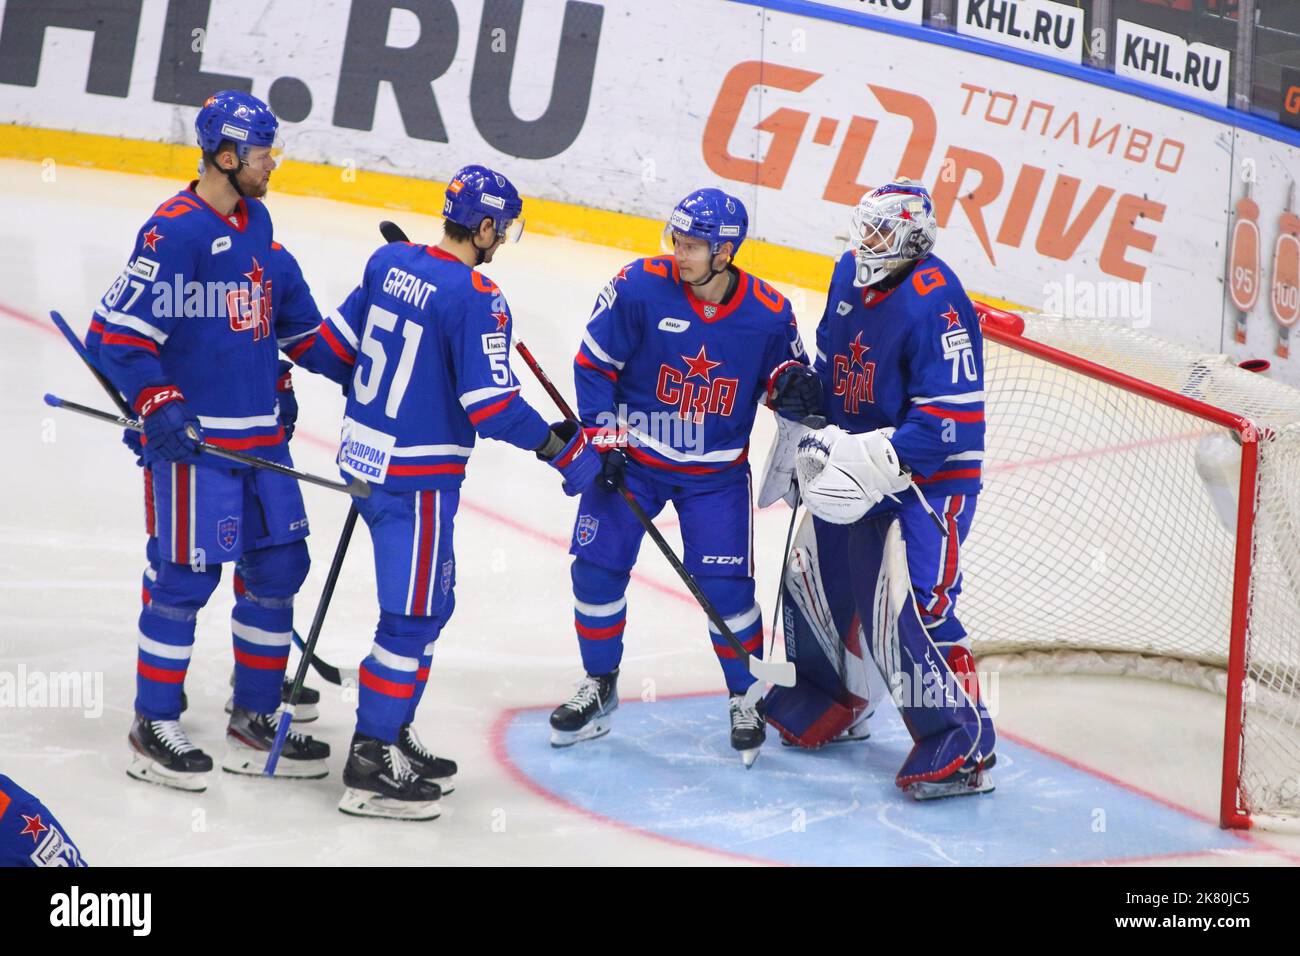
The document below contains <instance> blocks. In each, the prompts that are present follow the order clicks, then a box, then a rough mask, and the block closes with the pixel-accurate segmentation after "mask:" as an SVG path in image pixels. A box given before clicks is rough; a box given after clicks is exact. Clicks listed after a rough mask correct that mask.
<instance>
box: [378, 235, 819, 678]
mask: <svg viewBox="0 0 1300 956" xmlns="http://www.w3.org/2000/svg"><path fill="white" fill-rule="evenodd" d="M379 232H380V234H381V235H382V236H383V237H384V239H385V240H386V241H388V242H409V241H410V240H409V239H408V238H407V236H406V233H405V231H404V230H403V229H402V227H401V226H399V225H397V223H395V222H391V221H390V220H387V219H385V220H384V221H383V222H381V223H380V224H379ZM515 351H517V352H518V353H519V355H520V356H521V357H522V358H523V360H524V363H525V364H526V365H527V366H528V368H529V369H530V370H531V371H532V373H533V374H534V375H535V376H537V380H538V381H539V382H541V383H542V388H544V389H546V393H547V394H548V395H550V396H551V401H553V402H555V405H556V407H557V408H559V410H560V414H562V415H563V416H564V417H565V418H567V419H569V420H571V421H575V422H577V421H579V418H578V416H577V415H576V414H574V411H573V408H572V407H570V405H569V403H568V401H566V400H565V398H564V396H563V395H561V394H560V390H559V389H557V388H556V387H555V383H554V382H552V381H551V379H550V377H549V376H548V375H547V374H546V372H545V371H543V370H542V367H541V365H539V364H538V362H537V359H535V358H533V353H532V352H530V351H528V346H526V345H524V343H523V342H516V343H515ZM619 491H620V492H621V493H622V495H623V500H624V501H626V502H627V506H628V507H629V508H631V509H632V514H634V515H635V516H636V519H637V521H639V522H640V523H641V527H643V528H644V529H645V532H646V534H648V535H649V536H650V540H651V541H653V542H654V543H655V546H656V547H657V548H658V549H659V551H660V552H661V553H662V554H663V556H664V558H666V559H667V561H668V563H669V564H670V565H672V568H673V570H674V571H676V572H677V576H678V577H679V578H681V579H682V583H683V584H685V585H686V589H687V590H688V591H690V592H691V595H692V596H693V597H694V598H695V600H696V601H698V602H699V605H700V607H702V608H703V609H704V613H705V614H706V615H707V616H708V618H709V621H710V622H712V624H713V626H714V627H715V628H717V630H718V632H719V633H720V634H721V635H722V637H723V639H724V640H725V641H726V642H727V644H729V645H730V646H731V649H732V650H733V651H734V652H735V653H736V655H737V656H738V657H739V658H740V659H741V660H743V661H745V663H746V665H747V666H748V668H749V672H750V673H751V674H753V675H754V676H755V677H757V678H759V679H760V680H765V681H767V682H768V683H772V684H780V685H782V686H784V687H793V686H794V680H795V677H794V665H793V664H791V663H790V662H789V661H765V660H762V659H761V658H758V657H755V656H754V655H753V654H751V653H750V652H749V651H747V650H746V649H745V646H744V645H743V644H741V643H740V640H739V638H737V637H736V635H735V634H734V633H732V630H731V628H729V627H728V626H727V622H726V621H724V620H723V619H722V615H721V614H719V613H718V610H717V608H715V607H714V606H713V602H712V601H710V600H709V599H708V596H707V595H705V593H704V592H703V591H702V590H701V589H700V586H699V584H697V583H696V581H695V578H694V577H693V576H692V575H691V572H689V571H687V570H686V566H685V565H684V564H682V562H681V560H680V559H679V558H678V557H677V555H676V554H674V553H673V549H672V548H671V547H670V546H669V544H668V542H667V541H665V540H664V536H663V535H662V534H660V533H659V529H658V528H656V527H655V525H654V522H653V521H651V520H650V516H649V515H647V514H646V513H645V509H644V508H642V507H641V504H640V502H638V501H637V500H636V498H635V497H634V496H633V495H632V492H630V491H628V489H627V488H626V487H625V486H620V487H619Z"/></svg>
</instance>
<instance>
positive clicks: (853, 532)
mask: <svg viewBox="0 0 1300 956" xmlns="http://www.w3.org/2000/svg"><path fill="white" fill-rule="evenodd" d="M849 567H850V570H851V572H852V574H851V579H852V583H853V588H854V594H855V597H856V600H857V606H858V611H859V614H861V616H862V618H863V623H864V625H866V624H867V623H868V622H869V628H868V632H869V634H870V635H871V655H872V658H873V660H874V661H875V662H876V665H877V666H878V667H879V668H880V672H881V674H882V676H883V677H884V678H885V681H886V682H887V683H888V684H889V686H890V688H891V691H892V692H893V694H894V700H895V703H896V704H897V705H898V709H899V712H900V713H901V714H902V716H903V721H904V723H905V724H906V726H907V729H908V732H909V733H910V734H911V736H912V741H913V747H912V752H911V753H910V754H909V755H908V757H907V759H906V760H905V761H904V762H903V766H902V767H901V768H900V769H899V772H898V775H897V777H896V778H895V783H896V784H897V785H898V786H899V787H902V788H904V789H910V788H912V787H913V786H914V785H916V784H926V783H934V782H938V781H944V780H947V779H948V778H951V777H953V776H954V775H957V774H960V773H963V772H966V773H969V772H976V771H978V770H979V768H980V767H981V766H983V765H985V764H986V762H988V761H989V760H990V758H991V757H992V753H993V751H992V747H993V741H992V740H986V739H984V734H983V728H984V724H985V720H984V719H983V718H986V716H987V715H986V714H984V713H981V707H980V705H978V704H977V703H976V700H973V699H972V698H971V696H970V695H969V694H968V693H967V691H966V683H965V681H964V680H963V679H959V678H958V677H957V675H955V674H954V673H953V669H952V668H951V667H950V666H949V664H948V658H947V656H946V655H945V653H944V652H943V651H942V650H941V649H940V648H939V647H938V646H937V645H936V644H935V642H934V641H933V639H932V638H931V636H930V634H929V632H928V631H927V630H926V629H925V627H924V626H923V625H922V623H921V617H920V614H919V612H918V610H917V606H916V600H915V598H914V596H913V592H912V583H911V578H910V576H909V574H908V568H907V547H906V545H905V544H904V542H903V536H902V530H901V526H900V524H899V522H898V518H897V516H896V515H893V514H888V515H882V516H880V517H877V518H868V519H866V520H863V521H860V522H858V523H857V524H855V525H853V526H852V528H851V529H850V537H849ZM962 666H963V667H965V663H964V662H963V664H962Z"/></svg>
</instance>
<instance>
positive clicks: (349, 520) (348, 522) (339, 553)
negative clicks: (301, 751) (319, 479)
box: [262, 503, 357, 777]
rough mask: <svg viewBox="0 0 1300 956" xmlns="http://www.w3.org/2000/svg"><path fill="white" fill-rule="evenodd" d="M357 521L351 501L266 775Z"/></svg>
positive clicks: (284, 734)
mask: <svg viewBox="0 0 1300 956" xmlns="http://www.w3.org/2000/svg"><path fill="white" fill-rule="evenodd" d="M356 525H357V506H356V504H355V503H354V504H353V505H352V506H351V507H350V508H348V516H347V517H346V518H344V519H343V533H342V534H340V535H339V543H338V545H337V546H335V548H334V560H333V561H331V562H330V572H329V575H328V576H327V577H326V578H325V587H324V589H322V591H321V593H320V600H319V601H318V602H317V603H316V615H315V616H314V617H313V618H312V619H311V630H310V631H308V632H307V646H306V647H304V648H303V649H302V656H301V657H300V658H299V659H298V670H297V672H296V673H295V674H294V675H293V689H292V690H290V691H289V699H288V700H287V701H286V702H285V704H284V706H283V707H282V708H281V709H280V725H279V726H278V727H277V728H276V729H275V742H274V743H272V744H271V752H270V753H269V754H267V755H266V769H265V770H263V771H262V772H263V774H264V775H265V776H268V777H272V776H275V765H276V764H277V763H278V762H279V761H280V751H281V750H283V749H284V741H285V738H286V737H288V736H289V725H290V724H291V723H293V709H294V707H296V706H297V704H298V695H299V693H301V692H302V684H303V681H305V680H306V679H307V666H308V664H309V662H310V661H311V660H312V657H313V654H312V652H313V651H314V650H315V649H316V640H317V638H319V637H320V629H321V626H322V625H323V624H324V623H325V612H326V611H328V610H329V606H330V598H332V597H333V596H334V585H335V584H337V583H338V579H339V572H340V571H342V570H343V558H344V557H345V556H346V555H347V553H348V542H349V541H351V540H352V529H353V528H355V527H356Z"/></svg>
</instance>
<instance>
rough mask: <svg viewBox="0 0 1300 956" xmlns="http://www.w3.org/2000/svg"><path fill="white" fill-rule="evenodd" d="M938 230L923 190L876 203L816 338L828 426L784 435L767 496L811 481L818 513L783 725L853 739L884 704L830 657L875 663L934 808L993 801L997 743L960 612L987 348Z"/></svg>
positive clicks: (913, 779)
mask: <svg viewBox="0 0 1300 956" xmlns="http://www.w3.org/2000/svg"><path fill="white" fill-rule="evenodd" d="M935 233H936V226H935V221H934V214H933V209H932V206H931V200H930V196H929V193H928V192H927V191H926V190H925V188H924V187H923V186H921V185H920V184H918V183H915V182H912V181H909V180H900V181H898V182H894V183H889V184H887V185H884V186H881V187H879V188H877V189H875V190H873V191H871V192H869V193H868V194H867V195H865V196H864V197H863V198H862V200H861V202H860V203H859V204H858V206H857V208H856V209H855V211H854V216H853V225H852V230H851V243H852V248H850V250H849V251H847V252H846V253H845V254H844V255H843V256H842V257H841V258H840V260H839V262H838V263H837V264H836V266H835V270H834V273H833V274H832V277H831V283H830V288H829V290H828V291H827V299H826V311H825V313H824V314H823V316H822V319H821V323H820V324H819V326H818V328H817V359H816V372H815V374H816V376H817V378H818V380H819V381H820V383H821V386H822V401H823V407H824V414H825V416H826V418H827V420H828V422H829V424H828V425H827V426H826V427H825V428H823V429H820V430H817V431H813V430H811V429H808V428H806V427H804V426H801V425H783V426H782V431H783V433H784V434H783V437H782V439H781V440H778V445H777V451H776V453H775V454H774V455H773V458H772V462H771V464H770V465H769V469H768V471H767V474H766V476H765V480H764V483H763V489H762V494H761V495H760V502H764V501H773V500H775V499H776V498H777V497H781V496H785V495H789V496H790V498H791V499H793V489H792V487H791V475H792V474H794V475H797V481H798V491H799V493H800V494H801V495H802V497H803V501H804V503H805V504H807V506H808V510H809V511H810V512H811V514H812V517H811V519H810V520H809V521H806V523H805V527H802V528H801V529H800V531H799V534H798V535H797V536H796V553H797V555H798V557H797V560H795V559H794V558H793V556H792V560H791V562H790V564H791V568H792V570H791V574H790V575H788V577H787V581H786V582H784V584H785V586H786V592H785V597H786V602H787V606H788V609H789V611H788V613H789V615H790V617H789V618H788V619H787V630H788V631H791V630H792V633H787V647H793V648H794V649H795V656H796V658H797V659H796V669H797V670H798V672H799V681H798V684H797V685H796V687H795V688H793V689H787V688H776V689H774V690H773V691H772V692H771V693H770V694H769V695H768V698H767V700H766V710H767V713H768V717H769V720H770V721H771V722H772V723H773V724H775V725H777V726H779V727H780V728H781V730H782V733H783V735H785V736H786V738H787V739H788V740H790V741H792V742H795V743H798V744H802V745H804V746H819V745H820V744H822V743H826V742H827V741H829V740H830V739H833V738H834V737H835V736H836V734H838V733H840V732H843V731H845V730H848V729H850V728H851V727H852V726H853V725H854V723H855V722H857V721H858V719H859V717H860V716H861V715H862V714H863V713H865V712H866V711H867V710H868V709H869V708H870V706H871V703H870V702H869V701H868V700H867V699H866V697H867V693H866V682H865V681H863V680H860V679H859V680H855V679H854V675H853V673H852V668H851V667H848V668H845V667H843V666H835V667H834V668H833V670H836V671H838V672H839V673H838V674H832V672H831V671H828V670H827V669H826V668H825V667H823V666H821V665H825V664H826V663H827V656H826V655H825V654H824V653H823V651H822V650H821V649H826V648H830V647H832V646H834V645H836V644H838V645H839V647H840V656H841V658H843V659H847V660H849V661H850V662H851V661H853V660H858V661H859V662H866V658H867V657H872V658H874V660H875V661H876V664H877V665H878V666H879V668H880V671H881V674H882V676H883V678H884V680H885V682H886V683H887V684H888V685H889V686H890V687H891V689H892V690H893V691H894V693H895V694H899V695H900V696H899V697H898V698H896V702H897V703H898V704H899V709H900V711H901V713H902V715H903V718H904V722H905V723H906V724H907V726H908V729H909V731H911V733H912V737H913V741H914V747H913V750H912V752H911V754H910V755H909V757H908V759H907V761H906V762H905V764H904V766H903V768H902V769H901V770H900V771H899V773H898V776H897V778H896V782H897V783H898V785H899V786H900V787H901V788H903V789H904V790H906V791H907V792H909V793H911V794H912V795H914V796H916V797H917V798H919V799H929V798H934V797H945V796H954V795H962V794H970V793H980V792H984V791H986V790H990V789H992V782H991V780H989V779H988V775H987V773H986V772H985V771H986V770H987V769H988V768H989V767H991V766H992V765H993V762H994V759H995V758H994V746H995V739H996V738H995V733H994V729H993V724H992V721H991V720H990V718H989V714H988V712H987V709H986V708H985V706H984V704H983V702H982V701H981V700H980V696H979V687H978V680H977V679H976V673H975V666H974V661H973V658H972V656H971V652H970V640H969V637H968V636H967V634H966V630H965V628H964V627H963V626H962V624H961V622H960V621H959V620H958V618H957V616H956V613H955V611H956V605H957V601H958V597H959V595H960V594H961V587H962V576H961V551H962V546H963V543H964V541H965V538H966V534H967V532H968V531H969V529H970V527H971V520H972V518H973V517H974V514H975V503H976V499H977V496H978V494H979V490H980V464H981V461H982V459H983V449H984V378H983V376H984V362H983V339H982V336H981V334H980V327H979V320H978V317H977V316H976V313H975V310H974V307H973V306H972V305H971V302H970V299H969V297H968V296H967V295H966V292H965V290H964V289H963V288H962V285H961V283H960V282H959V281H958V279H957V276H956V275H955V274H954V273H953V271H952V270H951V269H950V268H949V267H948V266H947V264H946V263H944V262H943V261H942V260H941V259H939V258H938V257H937V256H935V255H933V253H932V251H931V250H932V248H933V246H934V242H935ZM797 374H800V375H811V374H813V373H806V372H803V371H802V370H800V371H799V372H798V373H797ZM796 449H797V450H796ZM791 460H793V465H792V464H791ZM913 484H915V487H913ZM918 489H919V493H918ZM809 581H813V582H815V586H809V584H808V582H809ZM891 585H892V587H891ZM900 595H902V596H904V597H908V598H909V599H907V600H903V599H902V598H900ZM791 621H793V624H794V626H793V629H791V628H790V623H791ZM819 648H820V649H819ZM868 648H869V651H868ZM846 649H847V654H846ZM936 651H937V653H934V652H936ZM866 663H868V664H869V662H866ZM819 668H820V669H819ZM940 678H941V681H940V683H941V684H942V685H943V686H936V687H934V688H930V685H931V683H932V682H933V681H939V680H940ZM900 688H902V689H906V690H910V689H914V688H926V689H928V690H927V693H929V694H930V695H931V696H928V697H927V696H926V694H924V693H922V694H913V693H901V694H900ZM857 729H858V730H859V732H860V731H861V727H860V726H859V727H858V728H857ZM860 735H861V734H860V733H859V736H860Z"/></svg>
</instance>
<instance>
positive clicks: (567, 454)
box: [537, 421, 600, 496]
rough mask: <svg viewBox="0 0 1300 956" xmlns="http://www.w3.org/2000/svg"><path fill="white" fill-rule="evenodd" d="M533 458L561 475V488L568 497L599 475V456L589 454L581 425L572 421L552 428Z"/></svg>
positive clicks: (582, 488) (589, 483)
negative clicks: (538, 459) (562, 481)
mask: <svg viewBox="0 0 1300 956" xmlns="http://www.w3.org/2000/svg"><path fill="white" fill-rule="evenodd" d="M537 457H538V458H540V459H541V460H542V461H544V462H546V463H547V464H548V465H550V466H551V467H552V468H554V469H555V470H556V471H558V472H559V473H560V474H561V475H563V476H564V484H563V486H562V487H563V488H564V493H565V494H566V495H569V496H573V495H580V494H582V493H583V492H584V491H586V490H588V489H589V488H590V487H591V486H592V484H593V483H594V482H595V480H596V476H597V475H599V474H600V456H599V455H597V454H595V453H593V452H592V450H591V446H590V445H588V444H587V436H586V434H585V433H584V432H583V430H582V426H581V425H579V424H578V423H577V422H574V421H563V422H557V423H556V424H554V425H552V426H551V434H550V437H548V438H547V440H546V443H545V444H544V445H543V446H542V447H541V448H538V449H537Z"/></svg>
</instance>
